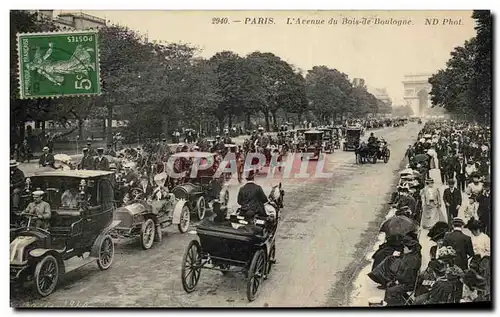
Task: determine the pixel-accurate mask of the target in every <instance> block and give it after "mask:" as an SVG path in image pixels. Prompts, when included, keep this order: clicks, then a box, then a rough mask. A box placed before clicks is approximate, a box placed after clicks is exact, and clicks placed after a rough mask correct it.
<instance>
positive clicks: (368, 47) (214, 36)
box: [83, 10, 475, 105]
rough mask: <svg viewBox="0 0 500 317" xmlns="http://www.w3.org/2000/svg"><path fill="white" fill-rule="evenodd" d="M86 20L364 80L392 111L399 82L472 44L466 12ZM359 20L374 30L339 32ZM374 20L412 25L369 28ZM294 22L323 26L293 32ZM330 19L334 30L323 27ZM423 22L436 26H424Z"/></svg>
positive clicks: (207, 51) (146, 15)
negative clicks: (255, 53)
mask: <svg viewBox="0 0 500 317" xmlns="http://www.w3.org/2000/svg"><path fill="white" fill-rule="evenodd" d="M83 12H85V13H88V14H92V15H95V16H98V17H102V18H105V19H106V20H107V21H110V22H111V23H115V24H120V25H124V26H127V27H129V28H131V29H134V30H136V31H139V32H140V33H142V34H147V35H148V38H149V39H150V40H157V41H166V42H182V43H190V44H192V45H195V46H197V47H199V48H200V49H201V50H202V51H201V53H200V56H202V57H206V58H209V57H211V56H212V55H213V54H215V53H216V52H219V51H222V50H231V51H233V52H236V53H238V54H239V55H241V56H244V55H246V54H249V53H251V52H253V51H262V52H272V53H274V54H276V55H278V56H280V57H281V58H282V59H283V60H285V61H287V62H289V63H290V64H293V65H295V66H296V67H298V68H300V69H303V70H304V71H307V70H308V69H311V68H312V67H313V66H315V65H326V66H328V67H330V68H336V69H338V70H340V71H342V72H344V73H346V74H348V76H349V78H351V79H352V78H357V77H359V78H364V79H365V82H366V84H367V85H368V87H369V89H370V90H373V89H374V88H385V89H386V90H387V92H388V94H389V96H390V97H391V99H392V100H393V104H396V105H398V104H403V103H404V100H403V95H404V88H403V84H402V80H403V79H404V75H406V74H420V73H425V74H432V73H435V72H436V71H437V70H438V69H441V68H444V67H445V66H446V65H445V64H446V61H447V60H448V59H449V58H450V52H451V51H452V50H453V48H454V47H456V46H460V45H463V43H464V42H465V41H466V40H468V39H470V38H471V37H473V36H475V30H474V20H472V19H471V17H470V16H471V14H472V12H471V11H160V10H158V11H83ZM257 17H262V18H268V20H267V22H269V18H272V19H273V22H274V23H273V24H265V25H257V24H245V19H246V18H249V19H252V18H257ZM214 18H216V19H218V20H219V21H224V20H223V18H227V21H228V23H227V24H212V22H213V21H214ZM363 18H366V21H371V24H370V25H363V24H358V25H354V24H352V23H351V24H344V23H345V22H347V20H349V21H353V20H357V21H359V22H362V21H363ZM377 18H378V19H379V21H380V20H385V21H387V20H390V19H392V21H393V22H397V21H407V23H409V25H399V26H398V25H394V24H393V25H390V24H386V25H382V24H374V23H375V22H376V19H377ZM298 19H301V20H324V24H322V25H317V24H316V25H304V24H295V22H297V20H298ZM330 19H332V20H336V21H337V23H338V24H328V22H329V20H330ZM426 19H429V21H436V23H437V24H436V25H432V24H430V25H429V24H427V25H426V23H425V22H426ZM433 19H435V20H433ZM236 21H241V22H236ZM408 21H410V22H408ZM288 22H291V24H288Z"/></svg>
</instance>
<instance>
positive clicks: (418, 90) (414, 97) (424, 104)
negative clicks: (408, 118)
mask: <svg viewBox="0 0 500 317" xmlns="http://www.w3.org/2000/svg"><path fill="white" fill-rule="evenodd" d="M431 76H432V74H413V75H405V76H404V80H403V86H404V91H405V94H404V99H405V101H406V104H408V105H409V106H410V107H411V108H412V109H413V113H414V114H415V115H418V116H424V115H425V114H426V112H428V110H429V108H430V107H431V104H432V103H431V97H430V95H429V92H430V91H431V88H432V87H431V84H429V78H430V77H431Z"/></svg>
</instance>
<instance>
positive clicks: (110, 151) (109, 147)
mask: <svg viewBox="0 0 500 317" xmlns="http://www.w3.org/2000/svg"><path fill="white" fill-rule="evenodd" d="M98 154H99V153H98ZM104 154H105V155H109V156H112V157H116V152H115V150H113V147H112V145H111V144H107V145H106V152H104Z"/></svg>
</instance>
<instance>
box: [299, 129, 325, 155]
mask: <svg viewBox="0 0 500 317" xmlns="http://www.w3.org/2000/svg"><path fill="white" fill-rule="evenodd" d="M304 139H305V142H304V144H303V145H302V148H301V149H300V150H301V152H302V153H314V155H313V157H312V158H310V159H309V160H318V159H319V156H320V154H321V148H322V142H323V131H319V130H309V131H306V132H304ZM302 158H303V157H301V159H302Z"/></svg>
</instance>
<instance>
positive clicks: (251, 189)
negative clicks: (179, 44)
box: [238, 170, 267, 218]
mask: <svg viewBox="0 0 500 317" xmlns="http://www.w3.org/2000/svg"><path fill="white" fill-rule="evenodd" d="M254 178H255V172H254V171H253V170H252V171H250V172H249V173H248V176H247V183H246V184H245V185H243V186H242V187H241V188H240V190H239V192H238V204H239V205H240V206H241V208H240V216H243V217H245V218H251V217H254V216H256V215H258V216H261V217H267V213H266V210H265V208H264V204H265V203H267V196H266V194H265V193H264V190H262V187H261V186H260V185H257V184H256V183H255V182H254Z"/></svg>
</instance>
